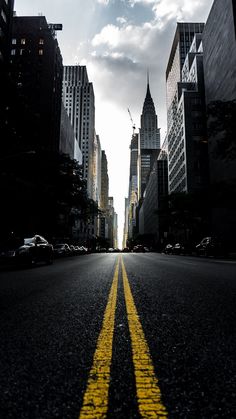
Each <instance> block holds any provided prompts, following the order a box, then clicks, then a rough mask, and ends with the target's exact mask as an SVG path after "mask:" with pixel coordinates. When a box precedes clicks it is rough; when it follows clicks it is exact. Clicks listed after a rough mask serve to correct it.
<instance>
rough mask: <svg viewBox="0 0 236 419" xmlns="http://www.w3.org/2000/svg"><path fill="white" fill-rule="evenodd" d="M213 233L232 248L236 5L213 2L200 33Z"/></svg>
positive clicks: (235, 172)
mask: <svg viewBox="0 0 236 419" xmlns="http://www.w3.org/2000/svg"><path fill="white" fill-rule="evenodd" d="M203 48H204V75H205V90H206V105H207V115H208V121H207V125H208V144H209V168H210V185H211V197H212V200H211V205H212V232H213V234H215V235H217V236H219V237H221V238H222V239H224V240H226V241H228V242H229V243H230V242H231V244H232V245H233V246H234V247H235V235H236V223H235V219H236V207H235V194H236V143H235V133H236V3H235V0H225V1H224V2H222V1H221V0H215V1H214V3H213V6H212V9H211V11H210V14H209V17H208V20H207V22H206V27H205V30H204V33H203Z"/></svg>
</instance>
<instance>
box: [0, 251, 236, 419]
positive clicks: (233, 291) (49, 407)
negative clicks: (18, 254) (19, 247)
mask: <svg viewBox="0 0 236 419" xmlns="http://www.w3.org/2000/svg"><path fill="white" fill-rule="evenodd" d="M235 301H236V262H234V261H221V260H215V259H206V258H196V257H195V258H194V257H184V256H171V255H170V256H168V255H163V254H157V253H146V254H134V253H132V254H90V255H84V256H80V257H74V258H72V257H71V258H66V259H61V260H56V261H55V262H54V264H53V265H51V266H44V265H41V266H40V265H39V266H37V267H34V268H29V269H25V268H22V269H19V270H9V271H1V272H0V313H1V315H0V318H1V327H0V347H1V353H0V365H1V367H0V372H1V384H0V386H1V402H0V403H1V404H0V417H1V419H10V418H17V419H28V418H30V419H54V418H60V419H76V418H79V417H80V418H99V417H107V418H114V419H115V418H122V419H126V418H127V419H132V418H142V417H143V418H144V417H145V418H148V417H150V418H159V417H169V418H188V419H195V418H196V419H204V418H209V419H213V418H235V412H236V363H235V349H236V331H235V324H236V310H235ZM127 313H128V314H127Z"/></svg>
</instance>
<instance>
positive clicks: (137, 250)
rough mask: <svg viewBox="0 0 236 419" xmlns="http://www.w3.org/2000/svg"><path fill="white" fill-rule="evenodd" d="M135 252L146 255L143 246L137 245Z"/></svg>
mask: <svg viewBox="0 0 236 419" xmlns="http://www.w3.org/2000/svg"><path fill="white" fill-rule="evenodd" d="M133 252H134V253H145V248H144V246H143V245H142V244H137V246H134V248H133Z"/></svg>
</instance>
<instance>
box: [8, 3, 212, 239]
mask: <svg viewBox="0 0 236 419" xmlns="http://www.w3.org/2000/svg"><path fill="white" fill-rule="evenodd" d="M212 3H213V0H191V1H190V0H50V1H48V0H15V11H16V13H17V15H18V16H37V15H39V14H41V15H44V16H45V17H46V19H47V21H48V23H62V24H63V30H62V32H58V35H57V38H58V42H59V46H60V49H61V53H62V57H63V63H64V65H75V64H79V65H86V66H87V71H88V76H89V80H90V81H91V82H92V83H93V87H94V93H95V107H96V133H97V134H98V135H99V136H100V141H101V146H102V149H104V150H105V151H106V154H107V158H108V174H109V195H110V196H113V197H114V206H115V211H116V212H117V213H118V225H119V245H120V247H121V246H122V235H123V224H124V209H125V208H124V199H125V197H126V196H127V195H128V182H129V161H130V153H129V145H130V141H131V136H132V132H133V130H132V122H131V120H130V117H129V114H128V110H127V109H128V108H129V109H130V112H131V115H132V118H133V121H134V123H135V125H136V128H137V129H138V128H140V116H141V113H142V107H143V102H144V99H145V95H146V89H147V71H149V80H150V90H151V95H152V98H153V100H154V104H155V107H156V112H157V115H158V123H159V127H160V128H161V142H162V141H163V140H164V138H165V133H166V90H165V89H166V88H165V72H166V66H167V62H168V57H169V53H170V49H171V45H172V41H173V37H174V33H175V29H176V22H190V21H191V22H206V20H207V16H208V14H209V11H210V8H211V6H212Z"/></svg>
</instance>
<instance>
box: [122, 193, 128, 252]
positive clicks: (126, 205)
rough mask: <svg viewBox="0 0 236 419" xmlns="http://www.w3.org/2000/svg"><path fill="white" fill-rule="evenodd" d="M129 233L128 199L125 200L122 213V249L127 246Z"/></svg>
mask: <svg viewBox="0 0 236 419" xmlns="http://www.w3.org/2000/svg"><path fill="white" fill-rule="evenodd" d="M128 231H129V198H125V211H124V230H123V242H122V247H123V249H124V248H125V247H126V246H127V240H128Z"/></svg>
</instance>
